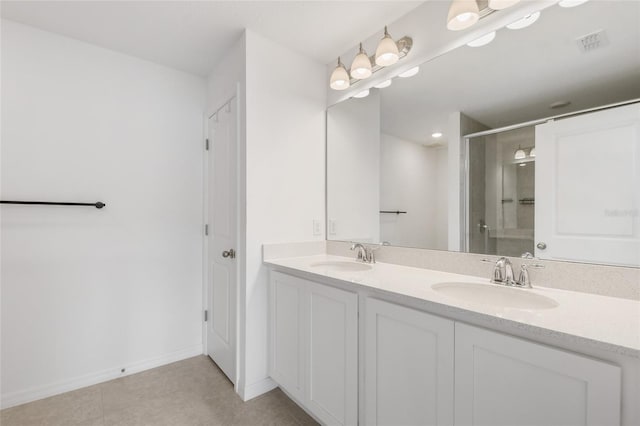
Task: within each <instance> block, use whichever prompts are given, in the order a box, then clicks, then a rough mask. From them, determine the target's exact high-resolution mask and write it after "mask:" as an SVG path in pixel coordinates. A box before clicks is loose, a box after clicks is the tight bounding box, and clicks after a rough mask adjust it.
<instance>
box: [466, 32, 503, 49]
mask: <svg viewBox="0 0 640 426" xmlns="http://www.w3.org/2000/svg"><path fill="white" fill-rule="evenodd" d="M494 38H496V32H495V31H492V32H490V33H489V34H485V35H483V36H482V37H478V38H477V39H475V40H473V41H470V42H469V43H467V46H469V47H480V46H484V45H487V44H489V43H491V42H492V41H493V39H494Z"/></svg>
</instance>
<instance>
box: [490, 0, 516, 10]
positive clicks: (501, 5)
mask: <svg viewBox="0 0 640 426" xmlns="http://www.w3.org/2000/svg"><path fill="white" fill-rule="evenodd" d="M519 1H520V0H489V7H490V8H491V9H493V10H502V9H506V8H508V7H511V6H513V5H514V4H516V3H518V2H519Z"/></svg>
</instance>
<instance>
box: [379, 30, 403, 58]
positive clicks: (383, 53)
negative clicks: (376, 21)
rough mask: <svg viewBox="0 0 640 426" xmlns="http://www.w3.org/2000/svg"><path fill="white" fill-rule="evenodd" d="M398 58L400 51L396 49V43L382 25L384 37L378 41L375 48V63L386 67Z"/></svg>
mask: <svg viewBox="0 0 640 426" xmlns="http://www.w3.org/2000/svg"><path fill="white" fill-rule="evenodd" d="M399 59H400V52H399V51H398V45H397V44H396V42H395V41H394V40H393V39H392V38H391V36H390V35H389V32H388V31H387V27H386V26H385V27H384V37H383V38H382V40H380V43H378V48H377V49H376V58H375V62H376V65H379V66H381V67H388V66H389V65H393V64H395V63H396V62H398V60H399Z"/></svg>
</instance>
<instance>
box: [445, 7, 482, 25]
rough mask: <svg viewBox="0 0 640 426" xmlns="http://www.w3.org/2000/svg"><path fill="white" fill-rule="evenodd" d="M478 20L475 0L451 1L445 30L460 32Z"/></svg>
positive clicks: (478, 12) (478, 10)
mask: <svg viewBox="0 0 640 426" xmlns="http://www.w3.org/2000/svg"><path fill="white" fill-rule="evenodd" d="M479 19H480V9H478V3H476V0H453V2H452V3H451V6H450V7H449V14H448V15H447V29H449V30H452V31H460V30H464V29H466V28H469V27H470V26H472V25H473V24H475V23H476V22H478V20H479Z"/></svg>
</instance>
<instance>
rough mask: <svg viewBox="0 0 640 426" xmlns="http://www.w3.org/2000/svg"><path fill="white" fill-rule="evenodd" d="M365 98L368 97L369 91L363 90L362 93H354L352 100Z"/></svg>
mask: <svg viewBox="0 0 640 426" xmlns="http://www.w3.org/2000/svg"><path fill="white" fill-rule="evenodd" d="M367 96H369V89H365V90H363V91H362V92H359V93H356V94H355V95H353V97H354V98H358V99H360V98H366V97H367Z"/></svg>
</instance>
